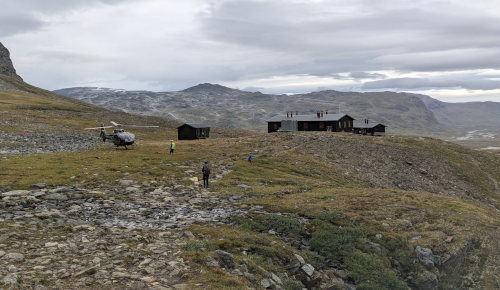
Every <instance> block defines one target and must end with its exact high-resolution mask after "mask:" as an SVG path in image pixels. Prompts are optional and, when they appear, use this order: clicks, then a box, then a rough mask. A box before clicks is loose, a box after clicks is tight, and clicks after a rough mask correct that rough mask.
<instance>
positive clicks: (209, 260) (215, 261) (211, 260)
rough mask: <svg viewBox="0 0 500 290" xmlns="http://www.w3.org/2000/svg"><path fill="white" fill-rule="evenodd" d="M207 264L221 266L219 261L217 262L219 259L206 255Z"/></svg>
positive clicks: (214, 266) (215, 266)
mask: <svg viewBox="0 0 500 290" xmlns="http://www.w3.org/2000/svg"><path fill="white" fill-rule="evenodd" d="M205 261H206V262H205V264H206V265H207V266H208V267H212V268H220V265H219V262H217V260H215V259H214V258H212V257H210V256H206V257H205Z"/></svg>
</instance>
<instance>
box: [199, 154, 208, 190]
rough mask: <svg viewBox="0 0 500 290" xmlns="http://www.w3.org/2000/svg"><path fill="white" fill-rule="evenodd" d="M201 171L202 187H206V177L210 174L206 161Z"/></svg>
mask: <svg viewBox="0 0 500 290" xmlns="http://www.w3.org/2000/svg"><path fill="white" fill-rule="evenodd" d="M201 172H202V173H203V187H205V188H208V177H209V176H210V166H208V162H206V161H205V165H203V168H201Z"/></svg>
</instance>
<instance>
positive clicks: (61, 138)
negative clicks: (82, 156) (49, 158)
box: [0, 131, 99, 154]
mask: <svg viewBox="0 0 500 290" xmlns="http://www.w3.org/2000/svg"><path fill="white" fill-rule="evenodd" d="M98 145H99V140H98V139H97V138H96V137H95V136H93V135H89V134H79V133H73V132H65V133H61V132H60V133H53V134H42V133H26V132H16V133H12V132H2V131H0V154H21V153H28V154H30V153H47V152H62V151H78V150H89V149H95V148H97V146H98Z"/></svg>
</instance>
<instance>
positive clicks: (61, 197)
mask: <svg viewBox="0 0 500 290" xmlns="http://www.w3.org/2000/svg"><path fill="white" fill-rule="evenodd" d="M42 198H43V199H48V200H59V201H64V200H68V197H67V196H66V195H65V194H62V193H51V194H47V195H44V196H42Z"/></svg>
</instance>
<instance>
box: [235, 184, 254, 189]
mask: <svg viewBox="0 0 500 290" xmlns="http://www.w3.org/2000/svg"><path fill="white" fill-rule="evenodd" d="M236 187H239V188H243V189H251V188H252V187H251V186H250V185H246V184H238V185H236Z"/></svg>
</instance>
